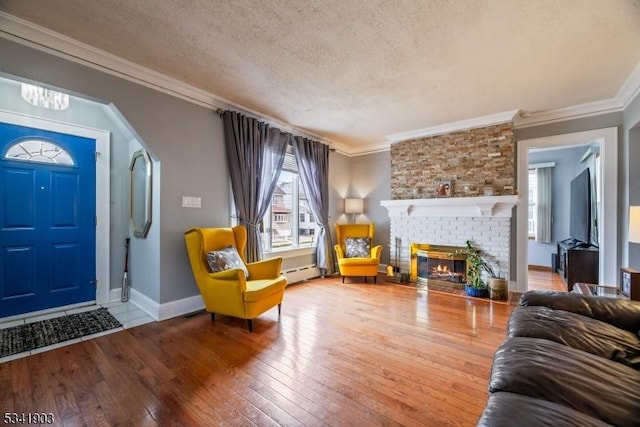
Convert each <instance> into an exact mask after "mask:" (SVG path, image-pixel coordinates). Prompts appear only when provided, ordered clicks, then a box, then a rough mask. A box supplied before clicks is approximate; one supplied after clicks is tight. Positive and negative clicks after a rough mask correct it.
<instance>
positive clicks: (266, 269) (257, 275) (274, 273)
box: [247, 257, 282, 280]
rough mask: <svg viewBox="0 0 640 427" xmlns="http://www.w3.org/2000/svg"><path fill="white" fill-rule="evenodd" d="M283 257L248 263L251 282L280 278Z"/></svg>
mask: <svg viewBox="0 0 640 427" xmlns="http://www.w3.org/2000/svg"><path fill="white" fill-rule="evenodd" d="M281 266H282V257H276V258H269V259H265V260H262V261H256V262H250V263H247V270H249V280H261V279H275V278H276V277H278V276H280V268H281Z"/></svg>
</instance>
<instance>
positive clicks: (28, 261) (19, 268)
mask: <svg viewBox="0 0 640 427" xmlns="http://www.w3.org/2000/svg"><path fill="white" fill-rule="evenodd" d="M34 249H35V248H34V246H22V247H4V248H3V251H2V266H3V269H2V283H1V284H0V300H1V301H7V300H13V301H11V302H12V303H14V304H16V303H18V302H17V301H15V300H16V299H17V298H24V297H32V298H33V297H34V295H35V289H36V286H35V284H36V281H35V269H34V267H35V264H36V262H35V258H36V257H35V250H34ZM5 266H7V267H9V266H10V267H11V268H4V267H5Z"/></svg>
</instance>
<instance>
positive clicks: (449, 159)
mask: <svg viewBox="0 0 640 427" xmlns="http://www.w3.org/2000/svg"><path fill="white" fill-rule="evenodd" d="M515 151H516V146H515V138H514V136H513V124H512V123H504V124H499V125H493V126H487V127H483V128H478V129H470V130H466V131H460V132H454V133H449V134H445V135H436V136H431V137H427V138H420V139H415V140H410V141H403V142H398V143H396V144H392V145H391V198H392V199H394V200H399V199H426V198H432V197H436V194H435V184H436V182H437V181H440V180H451V181H452V184H453V196H454V197H474V196H484V195H494V196H500V195H512V194H515V193H514V189H515Z"/></svg>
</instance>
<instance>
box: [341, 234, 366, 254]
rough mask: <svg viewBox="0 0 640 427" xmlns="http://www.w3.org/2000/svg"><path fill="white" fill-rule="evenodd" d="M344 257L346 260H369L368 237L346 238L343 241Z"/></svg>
mask: <svg viewBox="0 0 640 427" xmlns="http://www.w3.org/2000/svg"><path fill="white" fill-rule="evenodd" d="M344 246H345V251H344V256H345V257H347V258H369V257H370V256H371V239H370V238H368V237H347V238H346V239H344Z"/></svg>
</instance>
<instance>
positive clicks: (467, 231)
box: [390, 217, 511, 278]
mask: <svg viewBox="0 0 640 427" xmlns="http://www.w3.org/2000/svg"><path fill="white" fill-rule="evenodd" d="M510 230H511V218H499V217H490V218H480V217H470V218H462V217H445V218H442V217H390V234H391V236H392V239H391V245H390V246H391V247H390V251H391V253H392V254H395V250H396V248H395V238H396V237H399V238H400V242H401V243H400V269H401V271H403V272H409V267H410V266H409V264H410V259H411V254H410V248H409V246H410V245H411V243H430V244H434V245H451V246H465V241H466V240H471V241H472V242H473V243H474V245H475V246H476V247H478V248H480V249H482V250H483V251H484V252H485V253H487V254H489V255H490V256H491V258H492V261H494V262H497V263H498V265H499V266H500V269H499V271H496V273H500V274H501V276H502V277H504V278H509V277H510V275H509V254H510V247H509V242H510V237H511V231H510ZM392 261H393V260H392Z"/></svg>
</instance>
